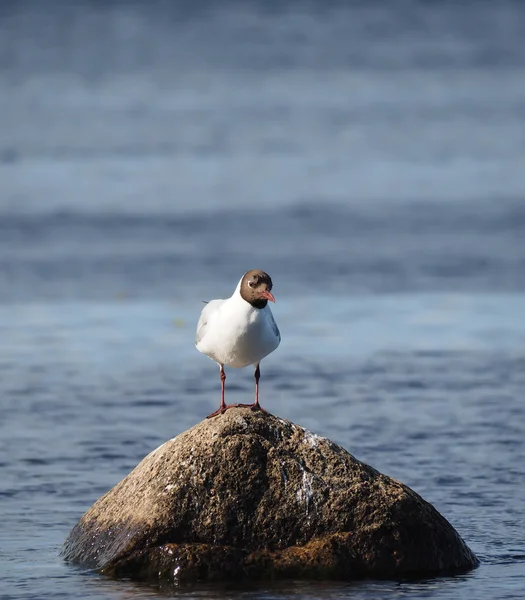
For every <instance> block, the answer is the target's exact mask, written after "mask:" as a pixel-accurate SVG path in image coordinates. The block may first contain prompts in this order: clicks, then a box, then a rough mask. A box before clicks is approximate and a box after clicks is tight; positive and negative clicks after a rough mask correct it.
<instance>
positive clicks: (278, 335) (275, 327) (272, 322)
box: [270, 313, 281, 341]
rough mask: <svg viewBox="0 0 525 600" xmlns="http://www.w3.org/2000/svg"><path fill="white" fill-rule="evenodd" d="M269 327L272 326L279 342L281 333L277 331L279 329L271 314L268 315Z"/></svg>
mask: <svg viewBox="0 0 525 600" xmlns="http://www.w3.org/2000/svg"><path fill="white" fill-rule="evenodd" d="M270 325H271V326H272V329H273V332H274V333H275V335H276V336H277V337H278V338H279V341H281V332H280V331H279V327H277V323H276V322H275V319H274V318H273V315H272V313H270Z"/></svg>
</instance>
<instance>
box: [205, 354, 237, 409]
mask: <svg viewBox="0 0 525 600" xmlns="http://www.w3.org/2000/svg"><path fill="white" fill-rule="evenodd" d="M220 368H221V372H220V378H221V405H220V406H219V408H218V409H217V410H216V411H215V412H212V413H211V415H208V416H207V417H206V418H207V419H210V418H211V417H216V416H217V415H222V413H223V412H225V411H226V409H228V408H231V407H230V406H226V403H225V402H224V383H225V381H226V373H225V372H224V365H220Z"/></svg>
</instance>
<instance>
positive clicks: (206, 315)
mask: <svg viewBox="0 0 525 600" xmlns="http://www.w3.org/2000/svg"><path fill="white" fill-rule="evenodd" d="M223 302H224V300H210V301H209V302H208V303H207V304H206V306H205V307H204V308H203V309H202V312H201V316H200V318H199V322H198V323H197V331H196V333H195V345H197V344H198V343H199V342H200V341H201V340H202V338H203V337H204V336H205V335H206V326H207V325H208V323H209V321H210V318H212V315H213V314H214V313H215V312H216V311H217V309H218V308H219V306H220V305H221V304H222V303H223Z"/></svg>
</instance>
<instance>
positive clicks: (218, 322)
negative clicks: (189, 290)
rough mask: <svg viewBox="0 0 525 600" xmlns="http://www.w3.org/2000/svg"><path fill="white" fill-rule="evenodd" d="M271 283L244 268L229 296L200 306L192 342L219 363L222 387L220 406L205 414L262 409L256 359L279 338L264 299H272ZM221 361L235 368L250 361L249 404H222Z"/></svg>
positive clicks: (222, 366)
mask: <svg viewBox="0 0 525 600" xmlns="http://www.w3.org/2000/svg"><path fill="white" fill-rule="evenodd" d="M272 286H273V284H272V280H271V278H270V276H269V275H268V274H267V273H265V272H264V271H260V270H258V269H255V270H252V271H248V272H247V273H245V274H244V275H243V276H242V277H241V280H240V281H239V283H238V284H237V287H236V288H235V291H234V292H233V295H232V296H231V297H230V298H227V299H225V300H211V301H210V302H208V303H207V304H206V306H205V307H204V308H203V309H202V313H201V316H200V319H199V323H198V324H197V333H196V336H195V346H196V347H197V350H198V351H199V352H202V354H206V356H209V357H210V358H211V359H212V360H214V361H215V362H216V363H217V364H218V365H219V368H220V378H221V391H222V393H221V405H220V407H219V408H218V410H216V411H215V412H214V413H212V414H211V415H208V418H210V417H215V416H216V415H219V414H222V413H223V412H224V411H225V410H227V409H228V408H231V407H232V406H248V407H250V408H251V409H252V410H263V411H264V409H263V408H261V406H260V404H259V378H260V376H261V371H260V368H259V363H260V362H261V360H262V359H263V358H264V357H265V356H268V354H270V353H271V352H273V351H274V350H275V349H276V348H277V346H278V345H279V344H280V342H281V334H280V333H279V329H278V327H277V325H276V323H275V320H274V318H273V315H272V311H271V310H270V307H269V306H268V300H269V301H270V302H275V298H274V297H273V294H272V292H271V289H272ZM224 365H226V366H228V367H234V368H236V369H240V368H242V367H247V366H248V365H254V367H255V402H254V403H253V404H231V405H226V404H225V402H224V382H225V381H226V374H225V373H224ZM264 412H266V411H264Z"/></svg>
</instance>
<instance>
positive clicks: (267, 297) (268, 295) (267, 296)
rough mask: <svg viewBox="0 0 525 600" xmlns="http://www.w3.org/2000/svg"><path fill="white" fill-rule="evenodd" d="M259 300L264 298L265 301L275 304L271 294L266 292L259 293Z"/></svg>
mask: <svg viewBox="0 0 525 600" xmlns="http://www.w3.org/2000/svg"><path fill="white" fill-rule="evenodd" d="M261 298H266V300H269V301H270V302H275V298H274V297H273V294H272V292H269V291H268V290H264V292H261Z"/></svg>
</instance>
